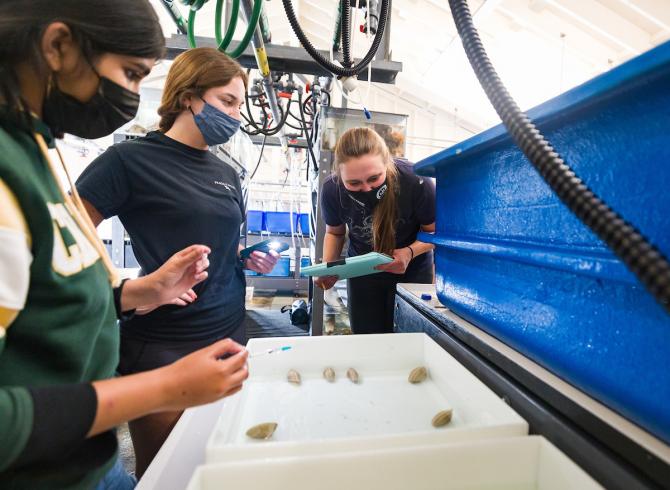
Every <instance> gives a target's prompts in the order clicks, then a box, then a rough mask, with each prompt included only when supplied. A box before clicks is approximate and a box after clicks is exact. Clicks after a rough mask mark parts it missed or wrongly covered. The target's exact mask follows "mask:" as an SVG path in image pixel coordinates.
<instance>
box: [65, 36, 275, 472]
mask: <svg viewBox="0 0 670 490" xmlns="http://www.w3.org/2000/svg"><path fill="white" fill-rule="evenodd" d="M246 84H247V76H246V73H245V72H244V70H243V69H242V67H241V66H240V65H239V64H238V63H237V62H236V61H234V60H232V59H231V58H229V57H228V56H226V55H225V54H223V53H221V52H219V51H217V50H216V49H213V48H196V49H190V50H188V51H186V52H184V53H182V54H181V55H179V56H178V57H177V58H176V59H175V60H174V62H173V64H172V66H171V68H170V71H169V73H168V76H167V79H166V82H165V87H164V90H163V97H162V101H161V106H160V107H159V109H158V112H159V114H160V116H161V120H160V124H159V125H160V131H155V132H152V133H149V134H147V135H146V136H145V137H143V138H138V139H135V140H130V141H125V142H123V143H119V144H117V145H114V146H112V147H110V148H108V149H107V151H106V152H105V153H103V154H102V155H100V157H98V158H97V159H96V160H95V161H94V162H93V163H92V164H91V165H89V167H88V168H87V169H86V170H85V171H84V173H83V174H82V175H81V177H80V178H79V180H78V181H77V189H78V190H79V193H80V195H81V197H82V198H83V201H84V206H85V207H86V208H87V211H88V213H89V215H90V216H91V218H92V220H93V222H94V223H95V224H96V225H97V224H98V223H99V222H100V221H101V220H102V219H103V218H109V217H112V216H118V217H119V219H120V220H121V222H122V223H123V226H124V227H125V229H126V230H127V231H128V234H129V235H130V239H131V241H132V245H133V251H134V253H135V256H136V258H137V261H138V262H139V264H140V266H141V267H142V271H143V273H151V272H153V271H154V270H155V269H156V268H157V267H159V266H160V265H161V264H162V263H163V262H165V260H166V258H169V257H170V256H172V255H173V254H174V253H175V251H178V250H180V249H182V248H184V246H185V245H187V244H191V243H202V244H206V245H207V246H209V248H210V249H211V254H210V256H209V263H210V265H209V271H208V272H209V276H208V277H207V279H206V280H204V281H203V282H201V283H200V284H198V285H197V286H195V287H194V288H193V290H194V291H192V292H191V293H190V294H189V295H186V296H183V297H182V298H181V299H180V298H177V299H176V301H175V304H171V305H165V306H161V307H159V308H156V309H155V310H153V311H151V312H150V313H148V314H145V315H136V316H135V317H133V318H130V319H127V320H125V321H122V322H121V357H120V362H119V367H118V371H119V372H120V373H121V374H124V375H126V374H133V373H137V372H142V371H147V370H150V369H154V368H157V367H161V366H164V365H167V364H171V363H173V362H174V361H176V360H177V359H179V358H181V357H183V356H185V355H186V354H189V353H190V352H192V351H195V350H197V349H199V348H201V347H203V346H206V345H209V344H211V343H212V342H214V341H216V340H218V339H221V338H226V337H228V338H232V339H233V340H235V341H237V342H239V343H244V342H245V332H244V316H245V308H244V291H245V285H246V284H245V277H244V273H243V270H242V269H243V268H244V267H246V268H248V269H252V270H254V271H257V272H262V273H267V272H269V271H271V270H272V268H273V267H274V265H275V264H276V262H277V259H278V257H279V256H278V255H277V254H276V253H274V252H271V254H270V255H266V254H263V253H262V252H254V254H252V257H250V258H249V259H246V260H245V261H244V262H242V261H241V260H240V257H239V249H240V240H239V238H240V225H241V224H242V222H243V221H244V219H245V209H244V202H243V199H242V189H241V186H240V179H239V177H238V176H237V173H236V172H235V171H234V170H233V168H232V167H230V166H229V165H227V164H226V163H224V162H223V161H221V160H220V159H218V158H217V157H216V156H214V154H213V153H211V152H210V151H208V148H209V146H212V145H218V144H222V143H225V142H226V141H227V140H228V139H229V138H230V137H231V136H232V135H233V134H234V133H235V132H236V131H237V130H238V128H239V126H240V119H241V116H240V107H241V106H242V104H243V103H244V92H245V89H246ZM180 415H181V412H164V413H160V414H153V415H149V416H146V417H143V418H141V419H139V420H135V421H132V422H131V423H130V432H131V435H132V439H133V445H134V447H135V456H136V461H137V476H138V477H139V476H141V475H142V473H143V472H144V470H145V469H146V467H147V466H148V465H149V463H150V462H151V460H152V459H153V457H154V455H155V454H156V452H157V451H158V449H159V448H160V446H161V445H162V443H163V441H164V440H165V438H166V437H167V435H168V434H169V433H170V430H171V429H172V427H173V426H174V424H175V423H176V422H177V420H178V419H179V416H180Z"/></svg>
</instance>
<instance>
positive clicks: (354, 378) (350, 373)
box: [347, 368, 360, 384]
mask: <svg viewBox="0 0 670 490" xmlns="http://www.w3.org/2000/svg"><path fill="white" fill-rule="evenodd" d="M347 378H349V379H350V380H351V382H352V383H356V384H358V380H359V379H360V378H359V376H358V371H356V370H355V369H354V368H349V369H347Z"/></svg>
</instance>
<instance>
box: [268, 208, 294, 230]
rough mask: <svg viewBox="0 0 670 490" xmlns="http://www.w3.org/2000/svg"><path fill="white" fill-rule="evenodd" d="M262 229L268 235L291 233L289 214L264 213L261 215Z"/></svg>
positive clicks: (279, 212) (280, 212)
mask: <svg viewBox="0 0 670 490" xmlns="http://www.w3.org/2000/svg"><path fill="white" fill-rule="evenodd" d="M263 228H264V229H265V231H267V232H268V233H291V213H290V212H288V211H266V212H265V213H263Z"/></svg>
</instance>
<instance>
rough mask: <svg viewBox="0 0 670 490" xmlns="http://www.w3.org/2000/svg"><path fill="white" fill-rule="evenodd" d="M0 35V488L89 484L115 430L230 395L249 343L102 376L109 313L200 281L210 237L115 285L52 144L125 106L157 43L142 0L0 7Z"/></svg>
mask: <svg viewBox="0 0 670 490" xmlns="http://www.w3.org/2000/svg"><path fill="white" fill-rule="evenodd" d="M0 39H2V40H3V42H2V43H1V44H0V440H2V444H1V445H0V488H31V489H32V488H68V489H79V488H81V489H84V488H86V489H89V488H95V487H96V485H98V483H99V482H100V481H101V479H102V478H103V477H104V476H105V474H108V473H109V472H110V469H111V468H112V467H113V465H114V463H115V461H116V460H117V455H116V453H117V444H116V437H115V435H114V432H113V428H114V427H115V426H116V425H118V424H120V423H122V422H125V421H128V420H132V419H135V418H138V417H141V416H144V415H146V414H149V413H156V412H160V411H164V410H182V409H184V408H186V407H190V406H194V405H198V404H203V403H208V402H211V401H214V400H216V399H219V398H221V397H223V396H227V395H230V394H232V393H235V392H237V391H238V390H239V389H241V386H242V383H243V381H244V380H245V379H246V377H247V375H248V372H247V368H246V359H247V354H246V351H245V350H244V349H243V348H242V347H241V346H240V345H238V344H236V343H235V342H233V341H231V340H229V339H226V340H222V341H220V342H217V343H215V344H213V345H211V346H209V347H206V348H204V349H202V350H200V351H197V352H194V353H193V354H191V355H189V356H187V357H185V358H183V359H181V360H179V361H177V362H176V363H174V364H172V365H169V366H166V367H163V368H160V369H155V370H153V371H147V372H143V373H139V374H135V375H132V376H124V377H118V378H114V377H113V375H114V370H115V367H116V365H117V362H118V350H119V333H118V327H117V325H116V320H117V316H118V315H119V314H120V312H127V311H129V310H133V309H134V308H137V307H140V306H144V305H151V304H161V303H165V302H168V301H169V300H170V298H174V297H176V296H179V295H180V294H181V293H184V292H185V291H187V290H188V289H189V288H190V287H191V286H192V285H194V284H195V283H196V282H198V281H199V280H202V279H204V277H205V276H206V272H204V269H205V268H206V266H207V259H206V253H207V248H206V247H204V246H193V247H190V248H189V249H186V250H185V251H183V252H180V253H178V254H177V255H176V256H174V257H173V258H172V259H170V260H169V261H168V263H167V264H165V265H164V266H163V267H162V268H160V269H158V270H157V271H156V272H155V273H153V274H150V275H148V276H146V277H144V278H141V279H138V280H135V281H129V282H126V283H123V282H120V281H119V279H118V275H117V273H116V271H115V270H114V268H113V267H112V265H111V263H110V261H109V258H108V257H107V256H106V253H105V251H104V247H103V246H102V244H101V243H100V241H99V239H98V238H97V237H96V235H95V229H94V227H93V226H92V225H91V223H90V221H89V220H88V218H87V215H86V211H85V210H84V209H83V206H82V203H81V200H80V199H79V196H78V195H77V192H76V189H74V188H72V190H71V192H72V195H70V194H68V192H67V191H65V190H64V188H63V187H62V186H61V185H60V184H59V181H58V177H57V175H56V168H55V167H56V164H55V163H54V161H57V159H53V158H52V155H53V153H54V152H52V151H49V150H48V148H49V147H51V148H53V137H54V136H59V135H60V134H62V133H64V132H68V133H72V134H75V135H78V136H81V137H84V138H98V137H101V136H104V135H106V134H109V133H111V132H112V131H114V130H115V129H116V128H118V127H119V126H121V125H122V124H124V123H125V122H127V121H128V120H130V119H131V118H133V117H134V115H135V112H136V111H137V105H138V102H139V96H138V95H137V94H138V92H139V82H140V80H141V79H142V78H143V77H145V76H146V75H147V74H148V73H149V72H150V70H151V68H152V66H153V64H154V63H155V62H156V61H157V59H158V58H159V57H160V56H161V55H162V53H163V43H164V39H163V34H162V31H161V28H160V25H159V23H158V18H157V16H156V14H155V12H154V11H153V8H152V7H151V6H150V4H149V2H148V1H147V0H113V1H112V0H88V1H86V2H81V1H76V0H60V1H57V2H55V1H53V0H15V1H13V2H2V3H0ZM222 357H226V359H225V360H221V358H222ZM123 488H128V486H126V487H123Z"/></svg>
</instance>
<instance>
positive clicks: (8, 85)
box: [0, 0, 165, 117]
mask: <svg viewBox="0 0 670 490" xmlns="http://www.w3.org/2000/svg"><path fill="white" fill-rule="evenodd" d="M53 22H63V23H64V24H66V25H67V26H68V27H69V28H70V30H71V31H72V35H73V36H74V38H75V40H76V41H77V42H78V43H79V45H80V46H81V48H82V51H83V53H84V54H85V55H86V56H88V57H90V58H91V59H95V57H96V56H98V55H101V54H104V53H113V54H121V55H129V56H137V57H140V58H160V57H162V56H163V54H164V52H165V38H164V37H163V31H162V29H161V26H160V22H159V20H158V16H157V15H156V12H155V11H154V9H153V7H152V6H151V4H150V3H149V1H148V0H86V1H81V0H12V1H11V2H10V1H4V0H3V1H1V2H0V39H1V40H2V42H0V99H1V100H2V104H3V105H5V106H6V108H7V110H8V111H10V113H15V114H16V116H17V117H20V116H21V113H22V112H23V109H22V108H23V107H24V106H25V105H24V104H23V103H22V102H21V100H20V97H19V87H18V83H17V81H16V76H15V74H14V67H15V65H16V64H17V63H20V62H25V61H28V62H30V63H32V64H33V66H34V67H35V69H36V70H37V72H38V73H43V72H44V71H45V63H44V60H43V59H42V55H41V52H40V41H41V39H42V34H43V33H44V29H45V28H46V27H47V26H48V25H49V24H51V23H53Z"/></svg>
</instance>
